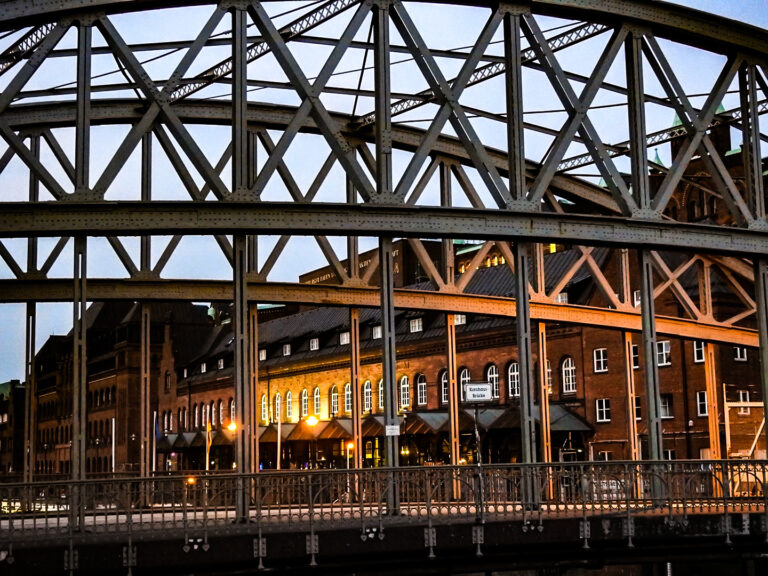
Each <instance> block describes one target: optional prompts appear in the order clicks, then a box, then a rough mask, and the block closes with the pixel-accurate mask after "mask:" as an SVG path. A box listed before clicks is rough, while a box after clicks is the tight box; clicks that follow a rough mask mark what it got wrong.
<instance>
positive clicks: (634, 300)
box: [632, 290, 641, 308]
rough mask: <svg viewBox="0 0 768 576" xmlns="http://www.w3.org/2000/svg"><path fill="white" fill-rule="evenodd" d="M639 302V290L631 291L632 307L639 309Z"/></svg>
mask: <svg viewBox="0 0 768 576" xmlns="http://www.w3.org/2000/svg"><path fill="white" fill-rule="evenodd" d="M640 302H641V298H640V290H635V291H633V292H632V306H634V307H635V308H639V307H640Z"/></svg>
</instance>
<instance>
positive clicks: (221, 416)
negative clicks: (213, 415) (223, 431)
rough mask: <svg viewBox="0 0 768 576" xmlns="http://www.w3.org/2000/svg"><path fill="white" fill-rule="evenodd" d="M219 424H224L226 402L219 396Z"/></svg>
mask: <svg viewBox="0 0 768 576" xmlns="http://www.w3.org/2000/svg"><path fill="white" fill-rule="evenodd" d="M219 426H224V402H222V401H221V398H219Z"/></svg>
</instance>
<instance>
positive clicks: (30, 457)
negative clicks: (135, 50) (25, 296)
mask: <svg viewBox="0 0 768 576" xmlns="http://www.w3.org/2000/svg"><path fill="white" fill-rule="evenodd" d="M29 148H30V152H31V153H32V155H33V156H34V157H35V158H36V159H37V160H39V159H40V136H39V135H35V136H32V137H31V138H30V142H29ZM39 199H40V180H39V179H38V178H37V175H36V174H35V172H34V170H30V171H29V202H30V203H36V202H37V201H38V200H39ZM37 244H38V243H37V238H34V237H30V238H28V239H27V273H30V272H36V271H37ZM36 327H37V303H36V302H27V311H26V325H25V332H26V334H25V350H24V361H25V364H24V372H25V374H24V375H25V381H26V382H25V386H24V416H25V418H24V482H32V480H33V478H34V474H35V460H36V458H37V457H36V448H37V386H36V384H35V381H36V380H35V376H36V375H35V329H36Z"/></svg>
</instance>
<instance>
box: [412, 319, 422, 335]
mask: <svg viewBox="0 0 768 576" xmlns="http://www.w3.org/2000/svg"><path fill="white" fill-rule="evenodd" d="M422 326H423V322H422V318H414V319H413V320H411V333H413V332H421V330H422Z"/></svg>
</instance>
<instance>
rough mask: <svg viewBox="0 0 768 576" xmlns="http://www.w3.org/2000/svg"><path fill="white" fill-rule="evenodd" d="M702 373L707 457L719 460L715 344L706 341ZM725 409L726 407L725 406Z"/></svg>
mask: <svg viewBox="0 0 768 576" xmlns="http://www.w3.org/2000/svg"><path fill="white" fill-rule="evenodd" d="M704 374H705V380H706V385H707V424H708V425H709V458H710V460H720V458H722V454H721V453H720V451H721V448H720V410H719V402H718V398H719V391H718V389H717V364H716V361H715V345H714V344H713V343H711V342H707V343H706V346H705V348H704ZM726 409H727V408H726Z"/></svg>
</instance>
